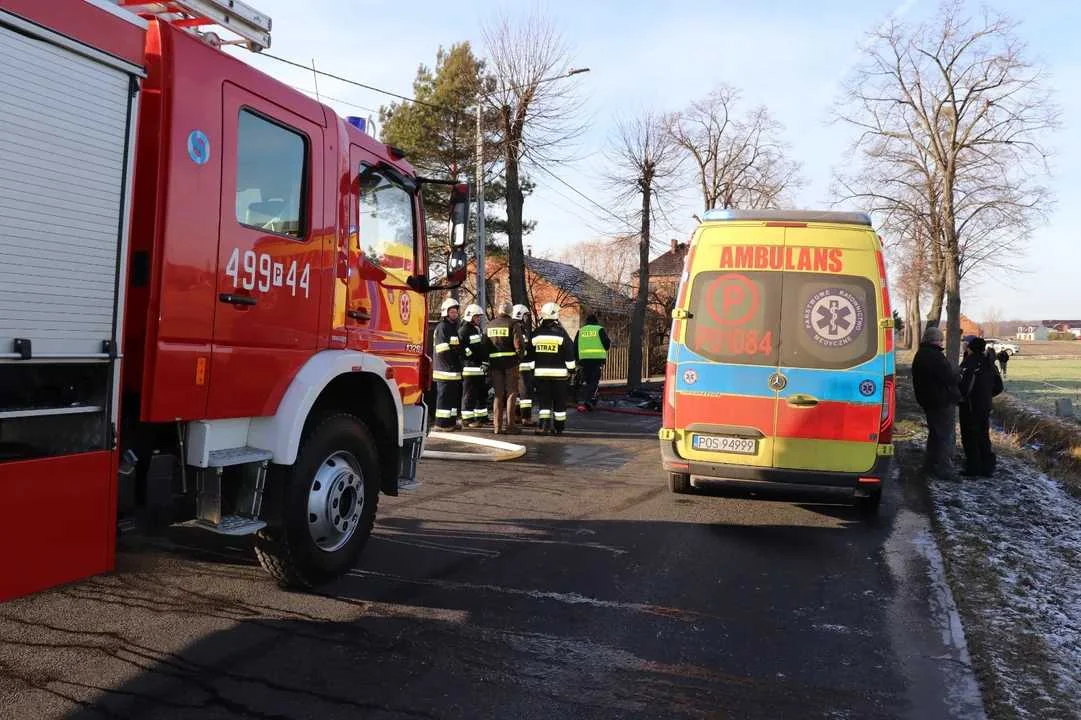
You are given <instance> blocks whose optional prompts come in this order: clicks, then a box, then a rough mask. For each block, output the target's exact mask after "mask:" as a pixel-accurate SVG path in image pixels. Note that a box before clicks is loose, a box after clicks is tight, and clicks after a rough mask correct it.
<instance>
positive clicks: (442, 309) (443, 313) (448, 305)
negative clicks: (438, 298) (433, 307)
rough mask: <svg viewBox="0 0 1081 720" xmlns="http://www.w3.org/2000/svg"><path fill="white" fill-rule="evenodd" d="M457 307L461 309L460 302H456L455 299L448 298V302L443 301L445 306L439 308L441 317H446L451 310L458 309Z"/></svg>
mask: <svg viewBox="0 0 1081 720" xmlns="http://www.w3.org/2000/svg"><path fill="white" fill-rule="evenodd" d="M456 307H460V305H459V303H458V301H457V300H455V299H454V298H447V299H446V300H444V301H443V304H442V305H440V306H439V317H446V316H447V312H448V311H449V310H450V309H451V308H456Z"/></svg>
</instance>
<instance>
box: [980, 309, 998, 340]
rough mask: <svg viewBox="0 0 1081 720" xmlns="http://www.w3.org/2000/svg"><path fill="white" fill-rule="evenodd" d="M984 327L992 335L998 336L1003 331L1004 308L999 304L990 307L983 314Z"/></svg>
mask: <svg viewBox="0 0 1081 720" xmlns="http://www.w3.org/2000/svg"><path fill="white" fill-rule="evenodd" d="M983 327H984V330H986V331H987V332H988V333H990V335H991V337H998V336H999V335H1000V334H1001V333H1002V310H1000V309H999V308H998V307H997V306H992V307H989V308H988V309H987V312H986V313H985V314H984V316H983Z"/></svg>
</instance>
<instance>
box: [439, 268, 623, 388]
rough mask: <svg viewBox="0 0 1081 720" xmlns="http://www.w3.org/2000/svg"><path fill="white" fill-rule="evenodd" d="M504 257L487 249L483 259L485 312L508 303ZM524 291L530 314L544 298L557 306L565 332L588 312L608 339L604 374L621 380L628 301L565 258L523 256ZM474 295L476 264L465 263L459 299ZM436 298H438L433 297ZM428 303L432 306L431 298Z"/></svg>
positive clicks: (468, 299) (571, 332) (537, 312)
mask: <svg viewBox="0 0 1081 720" xmlns="http://www.w3.org/2000/svg"><path fill="white" fill-rule="evenodd" d="M508 262H509V259H508V258H507V256H506V255H504V254H490V255H489V256H488V257H487V258H486V259H485V265H484V269H485V275H486V276H487V278H488V280H487V290H486V296H487V304H488V308H487V310H488V314H489V316H491V315H493V314H494V311H495V308H497V307H499V304H500V303H501V302H509V301H510V300H511V294H510V273H509V271H508ZM525 266H526V293H527V294H528V295H529V303H528V304H529V305H530V306H531V309H532V312H533V317H534V318H536V317H537V316H539V315H540V309H541V307H543V306H544V304H545V303H548V302H554V303H556V304H558V305H559V306H560V307H561V308H563V312H562V314H561V316H560V321H561V323H562V325H563V327H564V329H566V331H567V333H568V334H569V335H570V336H571V337H574V335H575V334H576V333H577V332H578V328H579V327H581V326H582V325H584V324H585V319H586V317H588V316H589V315H590V314H596V315H597V319H598V320H599V321H600V323H601V324H602V325H604V327H605V328H606V330H607V331H608V336H609V337H610V338H611V339H612V344H613V347H612V350H611V352H610V353H609V358H608V365H607V367H606V368H605V379H611V380H623V379H626V373H627V347H628V345H629V337H630V325H631V314H632V313H633V312H634V300H633V299H631V298H630V297H628V296H627V295H625V294H623V293H621V292H619V291H618V290H616V289H614V288H611V287H609V286H608V285H605V284H604V283H603V282H601V281H600V280H598V279H597V278H595V277H593V276H592V275H590V274H589V273H587V272H585V271H584V270H582V269H580V268H578V267H575V266H574V265H570V264H568V263H563V262H558V261H555V260H548V259H546V258H539V257H533V256H532V255H527V256H526V258H525ZM475 297H476V265H475V264H473V263H470V266H469V276H468V279H467V280H466V282H465V283H464V284H463V285H462V287H461V289H460V300H461V302H462V304H463V305H464V304H466V303H468V302H472V301H473V298H475ZM439 301H440V302H441V299H439ZM433 307H438V303H435V304H434V306H433Z"/></svg>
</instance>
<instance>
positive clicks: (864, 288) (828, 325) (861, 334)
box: [781, 272, 878, 370]
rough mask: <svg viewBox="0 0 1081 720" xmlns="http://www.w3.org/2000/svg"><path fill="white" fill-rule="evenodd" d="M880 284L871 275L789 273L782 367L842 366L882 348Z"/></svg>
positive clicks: (851, 364) (784, 309)
mask: <svg viewBox="0 0 1081 720" xmlns="http://www.w3.org/2000/svg"><path fill="white" fill-rule="evenodd" d="M875 297H876V294H875V286H874V284H873V283H872V282H871V281H870V280H869V279H867V278H865V277H857V276H851V275H828V274H813V273H794V272H790V273H785V275H784V289H783V308H782V309H781V333H782V336H783V337H784V343H783V344H782V345H781V366H782V367H801V368H818V369H831V370H840V369H843V368H850V367H853V366H855V365H859V364H861V363H864V362H866V361H868V360H870V359H871V358H873V357H874V356H875V354H876V353H877V352H878V307H877V305H876V303H875Z"/></svg>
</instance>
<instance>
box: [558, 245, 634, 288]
mask: <svg viewBox="0 0 1081 720" xmlns="http://www.w3.org/2000/svg"><path fill="white" fill-rule="evenodd" d="M637 251H638V235H617V236H616V237H614V238H602V239H598V240H583V241H581V242H577V243H574V244H573V245H568V246H567V247H565V248H563V250H561V251H560V252H559V254H558V256H557V257H556V260H559V261H560V262H564V263H567V264H568V265H573V266H575V267H577V268H579V269H581V270H583V271H584V272H586V273H588V274H589V275H592V276H593V277H595V278H597V279H598V280H600V281H601V282H602V283H604V284H605V285H607V286H608V287H610V288H612V289H613V290H616V291H618V292H625V291H626V289H627V288H628V287H629V286H630V282H631V273H632V272H633V271H634V265H635V261H636V253H637Z"/></svg>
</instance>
